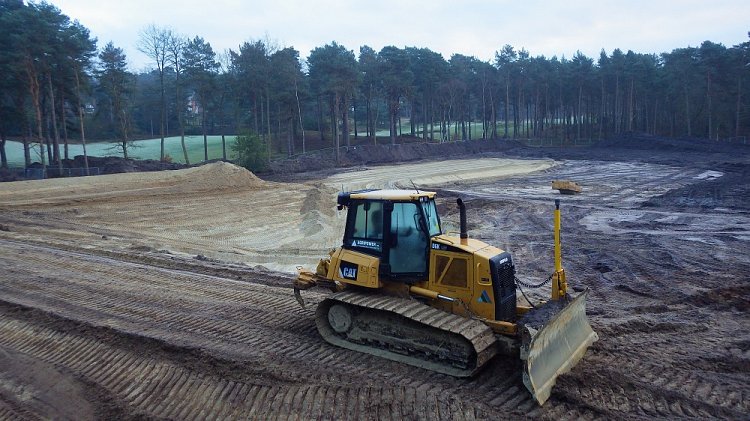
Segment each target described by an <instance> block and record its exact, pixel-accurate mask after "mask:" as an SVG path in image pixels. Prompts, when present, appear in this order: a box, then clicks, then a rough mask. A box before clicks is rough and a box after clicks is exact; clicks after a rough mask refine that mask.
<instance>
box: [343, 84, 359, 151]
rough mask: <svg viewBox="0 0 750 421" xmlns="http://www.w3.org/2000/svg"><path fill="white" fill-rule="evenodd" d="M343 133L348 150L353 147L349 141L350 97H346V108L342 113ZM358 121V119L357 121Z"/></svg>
mask: <svg viewBox="0 0 750 421" xmlns="http://www.w3.org/2000/svg"><path fill="white" fill-rule="evenodd" d="M341 118H342V120H343V121H342V122H341V133H342V134H343V136H344V143H346V147H347V149H348V148H349V147H350V146H351V141H350V140H349V95H348V94H345V95H344V107H343V110H342V113H341ZM355 120H356V119H355Z"/></svg>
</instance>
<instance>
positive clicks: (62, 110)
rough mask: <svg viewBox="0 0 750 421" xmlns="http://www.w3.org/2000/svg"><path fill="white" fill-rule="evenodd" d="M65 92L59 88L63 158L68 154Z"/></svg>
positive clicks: (66, 158)
mask: <svg viewBox="0 0 750 421" xmlns="http://www.w3.org/2000/svg"><path fill="white" fill-rule="evenodd" d="M65 120H66V118H65V93H64V91H62V90H61V92H60V123H61V124H62V128H63V151H64V154H63V156H64V157H65V160H66V161H67V160H69V159H70V156H69V154H68V125H67V124H66V122H65Z"/></svg>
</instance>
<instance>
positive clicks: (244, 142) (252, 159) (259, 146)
mask: <svg viewBox="0 0 750 421" xmlns="http://www.w3.org/2000/svg"><path fill="white" fill-rule="evenodd" d="M232 150H234V152H235V153H236V154H237V159H235V162H236V163H237V165H239V166H241V167H245V168H247V169H248V170H250V171H253V172H258V171H265V170H267V169H268V148H266V142H264V141H263V139H261V138H260V136H258V134H257V133H253V132H249V133H247V134H245V135H241V136H237V142H235V144H234V145H232Z"/></svg>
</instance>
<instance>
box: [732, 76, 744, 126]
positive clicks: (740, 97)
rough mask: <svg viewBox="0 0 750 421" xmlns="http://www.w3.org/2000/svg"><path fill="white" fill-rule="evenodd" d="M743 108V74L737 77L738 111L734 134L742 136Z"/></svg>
mask: <svg viewBox="0 0 750 421" xmlns="http://www.w3.org/2000/svg"><path fill="white" fill-rule="evenodd" d="M741 108H742V76H738V77H737V111H736V114H735V121H734V135H735V136H736V137H739V136H740V109H741Z"/></svg>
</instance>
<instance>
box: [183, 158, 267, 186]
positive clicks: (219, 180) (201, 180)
mask: <svg viewBox="0 0 750 421" xmlns="http://www.w3.org/2000/svg"><path fill="white" fill-rule="evenodd" d="M179 172H180V175H181V177H182V178H183V179H184V180H185V181H186V182H189V183H190V184H192V185H193V186H195V187H199V188H222V189H227V188H259V187H263V186H264V185H265V182H264V181H263V180H261V179H260V178H258V177H257V176H256V175H255V174H253V173H252V172H250V171H248V170H246V169H245V168H242V167H239V166H237V165H234V164H230V163H228V162H223V161H219V162H214V163H211V164H207V165H201V166H200V167H194V168H189V169H185V170H182V171H179Z"/></svg>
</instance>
